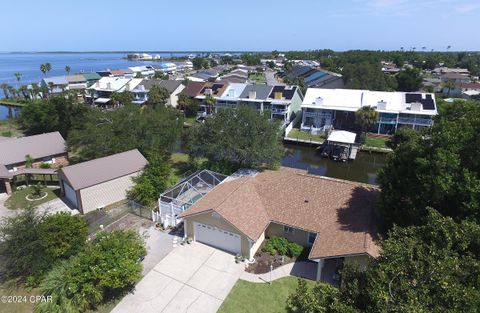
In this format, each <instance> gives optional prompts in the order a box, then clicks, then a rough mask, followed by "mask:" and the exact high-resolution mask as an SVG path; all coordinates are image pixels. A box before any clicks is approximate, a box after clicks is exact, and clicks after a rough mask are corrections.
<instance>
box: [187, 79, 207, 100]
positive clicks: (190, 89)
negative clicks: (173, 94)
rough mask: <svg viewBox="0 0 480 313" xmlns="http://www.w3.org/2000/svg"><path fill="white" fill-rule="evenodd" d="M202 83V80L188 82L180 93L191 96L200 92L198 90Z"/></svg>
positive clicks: (200, 88)
mask: <svg viewBox="0 0 480 313" xmlns="http://www.w3.org/2000/svg"><path fill="white" fill-rule="evenodd" d="M203 85H205V83H204V82H190V83H188V84H187V86H186V87H185V89H183V90H182V93H184V94H186V95H187V96H189V97H191V98H193V97H195V96H196V95H197V94H198V93H199V92H200V90H202V88H203Z"/></svg>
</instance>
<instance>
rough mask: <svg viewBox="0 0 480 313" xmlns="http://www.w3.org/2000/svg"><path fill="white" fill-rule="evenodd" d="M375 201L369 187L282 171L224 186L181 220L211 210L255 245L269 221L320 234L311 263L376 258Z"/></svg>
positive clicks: (227, 183) (195, 206)
mask: <svg viewBox="0 0 480 313" xmlns="http://www.w3.org/2000/svg"><path fill="white" fill-rule="evenodd" d="M377 197H378V190H377V189H375V188H373V187H371V186H369V185H365V184H361V183H354V182H348V181H342V180H336V179H330V178H327V177H321V176H315V175H310V174H307V173H306V172H304V171H299V170H294V169H287V168H282V169H281V170H278V171H265V172H262V173H260V174H257V175H256V176H254V177H242V178H239V179H236V180H233V181H227V182H224V183H222V184H220V185H218V186H217V187H215V188H214V189H213V190H212V191H211V192H210V193H208V194H207V195H206V196H205V197H204V198H202V199H201V200H200V201H198V202H197V203H196V204H195V205H194V206H192V207H191V208H190V209H188V210H187V211H186V212H185V213H184V214H183V216H184V217H187V216H191V215H195V214H198V213H202V212H206V211H210V210H213V211H215V212H217V213H219V214H220V215H221V216H223V217H224V218H225V219H226V220H227V221H229V222H230V223H231V224H233V225H234V226H235V227H237V228H238V229H239V230H240V231H241V232H243V233H244V234H245V235H246V236H248V237H249V238H250V239H252V240H257V239H258V237H259V236H260V234H261V233H262V232H263V231H264V230H265V228H266V227H267V226H268V224H269V223H270V222H276V223H280V224H286V225H289V226H293V227H296V228H299V229H303V230H306V231H310V232H316V233H317V234H318V235H317V239H316V240H315V243H314V245H313V247H312V251H311V252H310V258H312V259H316V258H326V257H334V256H344V255H353V254H365V253H367V254H370V255H372V256H377V255H378V247H377V246H376V245H375V243H374V242H373V238H374V236H375V228H374V225H373V221H372V219H373V204H374V202H375V201H376V199H377Z"/></svg>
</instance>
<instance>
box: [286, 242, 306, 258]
mask: <svg viewBox="0 0 480 313" xmlns="http://www.w3.org/2000/svg"><path fill="white" fill-rule="evenodd" d="M302 251H303V246H302V245H299V244H298V243H295V242H290V243H289V244H288V256H289V257H298V256H300V254H302Z"/></svg>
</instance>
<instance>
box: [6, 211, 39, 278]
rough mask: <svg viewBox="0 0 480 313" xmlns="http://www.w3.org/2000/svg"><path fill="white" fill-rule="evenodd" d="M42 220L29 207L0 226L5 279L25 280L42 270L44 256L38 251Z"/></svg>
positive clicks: (8, 218)
mask: <svg viewBox="0 0 480 313" xmlns="http://www.w3.org/2000/svg"><path fill="white" fill-rule="evenodd" d="M42 219H43V216H41V215H38V214H36V213H35V209H34V208H31V207H29V208H27V209H25V210H23V211H22V212H21V213H20V214H18V215H16V216H14V217H7V218H5V219H4V220H3V221H2V223H1V224H0V239H1V245H0V252H1V255H2V256H3V258H4V261H3V263H4V264H3V265H4V270H5V274H6V276H7V277H23V278H26V277H28V276H30V275H33V274H35V273H36V272H37V271H40V270H42V269H43V268H44V256H43V254H42V251H41V250H40V251H39V249H38V247H39V246H40V245H39V243H40V237H39V234H38V225H39V224H40V222H41V220H42Z"/></svg>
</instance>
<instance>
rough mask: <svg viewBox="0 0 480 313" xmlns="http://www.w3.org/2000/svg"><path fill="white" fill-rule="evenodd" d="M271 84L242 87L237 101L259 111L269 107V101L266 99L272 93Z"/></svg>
mask: <svg viewBox="0 0 480 313" xmlns="http://www.w3.org/2000/svg"><path fill="white" fill-rule="evenodd" d="M272 90H273V86H267V85H247V86H246V87H245V89H243V91H242V94H241V95H240V97H239V99H238V102H239V104H242V105H248V106H251V107H253V108H255V109H257V110H258V111H259V112H264V110H270V109H271V103H270V101H268V98H269V97H270V94H271V93H272Z"/></svg>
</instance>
